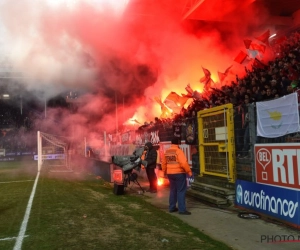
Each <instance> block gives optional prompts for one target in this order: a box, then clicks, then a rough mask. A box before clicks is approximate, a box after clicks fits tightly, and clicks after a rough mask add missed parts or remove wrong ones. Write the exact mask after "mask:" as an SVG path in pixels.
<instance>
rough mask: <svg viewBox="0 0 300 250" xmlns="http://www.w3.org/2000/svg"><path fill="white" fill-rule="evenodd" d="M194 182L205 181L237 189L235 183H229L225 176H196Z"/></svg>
mask: <svg viewBox="0 0 300 250" xmlns="http://www.w3.org/2000/svg"><path fill="white" fill-rule="evenodd" d="M194 182H200V183H205V184H208V185H212V186H216V187H222V188H228V189H235V184H234V183H229V182H228V180H227V179H224V178H218V177H211V176H202V177H200V176H196V177H195V181H194Z"/></svg>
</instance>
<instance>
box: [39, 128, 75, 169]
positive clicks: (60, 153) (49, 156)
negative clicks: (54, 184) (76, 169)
mask: <svg viewBox="0 0 300 250" xmlns="http://www.w3.org/2000/svg"><path fill="white" fill-rule="evenodd" d="M69 148H70V138H67V137H63V136H58V135H52V134H47V133H44V132H41V131H38V132H37V163H38V171H41V169H42V168H43V167H45V166H47V168H49V170H50V171H51V172H72V171H73V170H72V167H71V164H70V160H69Z"/></svg>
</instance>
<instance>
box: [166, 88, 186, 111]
mask: <svg viewBox="0 0 300 250" xmlns="http://www.w3.org/2000/svg"><path fill="white" fill-rule="evenodd" d="M188 99H189V97H186V96H185V97H183V96H180V95H178V94H177V93H176V92H170V94H169V95H168V96H167V97H166V99H165V100H164V104H165V105H166V106H167V107H168V108H170V109H172V110H173V111H174V112H175V113H180V111H181V109H182V108H183V106H184V104H185V103H186V102H187V100H188Z"/></svg>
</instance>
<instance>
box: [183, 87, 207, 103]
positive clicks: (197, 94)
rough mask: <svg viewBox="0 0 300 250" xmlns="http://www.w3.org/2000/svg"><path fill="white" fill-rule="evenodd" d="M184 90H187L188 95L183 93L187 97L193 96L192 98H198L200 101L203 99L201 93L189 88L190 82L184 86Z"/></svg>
mask: <svg viewBox="0 0 300 250" xmlns="http://www.w3.org/2000/svg"><path fill="white" fill-rule="evenodd" d="M185 90H186V91H187V92H188V95H185V96H187V97H193V98H194V99H197V100H200V101H202V100H203V99H202V96H201V94H200V93H199V92H198V91H196V90H195V91H194V90H193V89H192V88H191V86H190V84H188V85H187V86H186V87H185Z"/></svg>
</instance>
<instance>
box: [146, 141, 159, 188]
mask: <svg viewBox="0 0 300 250" xmlns="http://www.w3.org/2000/svg"><path fill="white" fill-rule="evenodd" d="M145 151H146V153H145V158H144V160H145V161H146V162H147V166H145V167H146V173H147V177H148V180H149V186H150V188H149V190H148V191H149V192H150V193H156V192H157V177H156V174H155V168H156V161H157V152H156V150H155V148H154V147H153V145H152V143H151V142H147V143H146V144H145Z"/></svg>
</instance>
